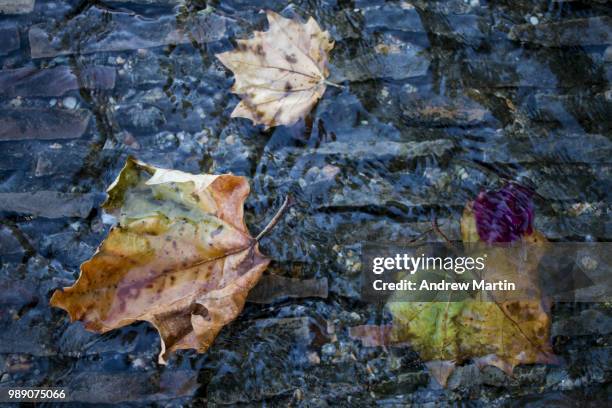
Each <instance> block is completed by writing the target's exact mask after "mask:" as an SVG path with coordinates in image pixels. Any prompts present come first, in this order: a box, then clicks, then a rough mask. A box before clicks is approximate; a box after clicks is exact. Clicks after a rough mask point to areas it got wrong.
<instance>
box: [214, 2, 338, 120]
mask: <svg viewBox="0 0 612 408" xmlns="http://www.w3.org/2000/svg"><path fill="white" fill-rule="evenodd" d="M266 15H267V17H268V23H269V28H268V31H256V32H255V33H254V34H253V38H251V39H248V40H238V41H237V45H238V47H237V49H236V50H233V51H228V52H224V53H221V54H217V58H219V60H220V61H221V62H222V63H223V64H224V65H225V66H226V67H227V68H229V69H230V70H232V71H233V72H234V75H235V83H234V86H233V87H232V92H234V93H236V94H239V95H240V96H241V97H242V101H241V102H240V103H239V104H238V105H237V106H236V108H235V109H234V111H233V112H232V117H243V118H247V119H251V120H252V121H253V122H254V123H255V124H263V125H265V126H266V128H268V127H271V126H278V125H286V126H288V125H292V124H294V123H295V122H297V121H298V120H299V119H300V118H303V117H304V116H306V115H307V114H308V113H309V112H310V111H311V110H312V108H313V106H314V105H315V103H316V102H317V101H318V100H319V98H321V96H323V93H324V92H325V84H326V82H325V79H326V78H327V76H328V75H329V72H328V69H327V53H328V52H329V51H330V50H331V49H332V48H333V46H334V43H333V41H332V40H331V39H330V36H329V33H328V32H327V31H322V30H321V28H320V27H319V25H318V24H317V22H316V21H315V20H314V19H313V18H312V17H311V18H310V19H308V21H307V22H306V24H302V23H299V22H297V21H294V20H291V19H287V18H284V17H282V16H280V15H279V14H276V13H274V12H273V11H268V12H267V13H266Z"/></svg>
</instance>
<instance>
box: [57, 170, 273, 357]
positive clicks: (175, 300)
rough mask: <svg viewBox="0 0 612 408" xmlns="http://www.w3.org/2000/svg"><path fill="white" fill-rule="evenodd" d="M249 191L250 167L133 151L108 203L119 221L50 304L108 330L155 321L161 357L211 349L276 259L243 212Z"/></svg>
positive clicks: (106, 206) (94, 328)
mask: <svg viewBox="0 0 612 408" xmlns="http://www.w3.org/2000/svg"><path fill="white" fill-rule="evenodd" d="M248 194H249V185H248V182H247V180H246V179H245V178H244V177H238V176H233V175H208V174H202V175H193V174H188V173H184V172H181V171H176V170H165V169H159V168H155V167H153V166H150V165H147V164H145V163H142V162H139V161H136V160H134V159H131V158H130V159H128V161H127V163H126V165H125V167H124V168H123V169H122V170H121V173H120V174H119V176H118V177H117V179H116V180H115V182H114V183H113V184H112V185H111V186H110V187H109V189H108V199H107V200H106V202H105V203H104V204H103V208H104V209H105V210H106V211H107V212H109V213H110V214H112V215H114V216H115V217H116V218H118V225H117V226H115V227H113V228H112V229H111V230H110V232H109V234H108V236H107V237H106V239H105V240H104V242H102V244H101V245H100V247H99V248H98V250H97V252H96V253H95V254H94V256H93V257H92V258H91V259H90V260H88V261H86V262H85V263H83V264H82V265H81V275H80V276H79V279H78V280H77V281H76V283H75V284H74V285H73V286H71V287H68V288H64V289H63V290H57V291H56V292H55V293H54V294H53V297H52V298H51V305H53V306H56V307H60V308H62V309H64V310H66V311H67V312H68V313H69V315H70V318H71V320H72V321H74V320H81V321H83V323H84V325H85V327H86V328H87V329H88V330H91V331H95V332H99V333H104V332H107V331H109V330H113V329H116V328H118V327H122V326H126V325H129V324H131V323H132V322H135V321H141V320H143V321H148V322H150V323H151V324H153V325H154V326H155V328H156V329H157V330H158V331H159V334H160V336H161V353H160V355H159V362H160V363H162V364H165V362H166V359H167V356H168V353H170V352H172V351H174V350H178V349H196V350H197V351H198V352H204V351H206V350H207V349H208V347H209V346H210V345H211V343H212V342H213V340H214V339H215V337H216V336H217V334H218V333H219V331H220V330H221V328H222V327H223V326H224V325H226V324H228V323H229V322H230V321H232V320H233V319H234V318H235V317H236V316H237V315H238V314H239V313H240V312H241V310H242V308H243V306H244V303H245V300H246V297H247V295H248V292H249V290H250V289H251V288H252V287H253V286H255V284H256V283H257V281H258V280H259V278H260V277H261V275H262V273H263V271H264V269H265V268H266V266H267V265H268V263H269V260H268V259H267V258H266V257H264V256H262V255H261V254H260V252H259V249H258V245H257V241H256V240H255V239H254V238H252V237H251V236H250V234H249V232H248V230H247V227H246V225H245V223H244V220H243V203H244V200H245V199H246V197H247V196H248Z"/></svg>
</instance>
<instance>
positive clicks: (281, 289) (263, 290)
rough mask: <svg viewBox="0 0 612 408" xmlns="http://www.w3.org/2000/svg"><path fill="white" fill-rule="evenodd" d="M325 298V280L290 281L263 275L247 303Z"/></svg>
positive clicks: (281, 277)
mask: <svg viewBox="0 0 612 408" xmlns="http://www.w3.org/2000/svg"><path fill="white" fill-rule="evenodd" d="M308 297H318V298H323V299H325V298H327V279H326V278H324V279H304V280H302V279H292V278H286V277H284V276H279V275H274V274H271V275H264V276H263V277H262V278H261V279H260V280H259V282H258V283H257V286H255V287H254V288H253V289H252V290H251V291H250V292H249V296H248V298H247V301H249V302H252V303H273V302H276V301H279V300H283V299H295V298H298V299H299V298H308Z"/></svg>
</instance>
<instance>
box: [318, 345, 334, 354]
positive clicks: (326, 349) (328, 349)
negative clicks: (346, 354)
mask: <svg viewBox="0 0 612 408" xmlns="http://www.w3.org/2000/svg"><path fill="white" fill-rule="evenodd" d="M321 352H322V353H323V354H325V355H326V356H331V355H334V354H336V346H334V345H333V344H332V343H327V344H326V345H324V346H323V347H322V348H321Z"/></svg>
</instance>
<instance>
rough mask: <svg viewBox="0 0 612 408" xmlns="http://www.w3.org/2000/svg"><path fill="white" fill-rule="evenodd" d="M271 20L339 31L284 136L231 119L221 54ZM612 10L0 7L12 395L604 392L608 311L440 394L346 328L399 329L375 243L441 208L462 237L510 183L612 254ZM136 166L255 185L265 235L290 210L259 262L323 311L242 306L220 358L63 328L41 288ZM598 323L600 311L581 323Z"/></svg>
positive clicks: (239, 397) (313, 402)
mask: <svg viewBox="0 0 612 408" xmlns="http://www.w3.org/2000/svg"><path fill="white" fill-rule="evenodd" d="M25 3H27V2H25ZM1 4H4V3H2V2H0V10H1V9H2V7H3V6H2V5H1ZM260 9H272V10H275V11H277V12H281V13H282V14H283V15H285V16H288V17H291V16H300V17H301V18H305V17H307V16H313V17H314V18H315V19H316V20H317V21H318V22H319V23H320V24H321V26H322V27H323V28H324V29H326V30H329V32H330V33H331V35H332V37H333V38H334V40H335V41H336V44H335V47H334V49H333V50H332V52H331V56H330V58H331V60H330V63H331V67H330V69H331V78H330V79H332V80H333V81H335V82H338V83H341V84H342V85H343V86H344V88H343V89H337V88H332V87H330V88H328V89H327V91H326V93H325V95H324V97H323V98H322V99H321V101H320V102H319V103H318V105H317V106H316V108H315V109H314V110H313V112H312V113H311V114H310V115H309V116H308V117H307V118H306V119H305V120H304V121H302V122H300V123H298V124H297V125H295V126H292V127H278V128H274V129H272V130H268V131H265V130H263V129H262V128H261V127H255V126H253V125H252V124H251V123H250V122H248V121H247V120H243V119H230V113H231V111H232V109H233V108H234V106H235V105H236V103H237V102H238V101H239V98H238V97H237V96H236V95H233V94H230V93H229V89H230V87H231V84H232V82H233V78H232V74H231V73H230V72H228V71H227V70H225V69H224V67H223V66H222V65H221V64H220V62H219V61H218V60H216V59H215V57H214V55H215V54H216V53H219V52H222V51H226V50H229V49H232V48H233V46H234V44H235V39H237V38H246V37H248V36H249V35H250V33H251V32H252V31H254V30H262V29H265V24H266V23H265V16H264V15H263V14H261V13H259V10H260ZM611 18H612V9H611V8H610V7H609V4H607V3H606V2H598V1H593V2H586V1H584V2H583V1H536V2H527V1H484V0H481V1H478V0H475V1H474V0H472V1H459V0H457V1H436V2H433V1H418V0H416V1H410V2H382V1H338V2H336V1H333V0H330V1H325V0H323V1H318V0H317V1H298V2H295V3H294V4H292V5H287V3H286V2H282V1H275V0H268V1H260V2H249V1H243V0H235V1H211V2H204V1H188V0H187V1H184V2H183V1H180V0H123V1H121V0H119V1H67V2H61V1H53V0H51V1H42V0H38V1H37V2H36V5H35V8H34V10H33V11H32V12H29V13H24V14H18V15H0V36H1V38H2V43H1V44H0V67H1V70H0V147H1V149H2V150H1V151H0V193H1V194H2V195H1V196H0V212H1V213H2V216H3V217H2V224H1V225H0V265H1V269H0V288H1V289H2V290H1V291H0V303H1V304H2V305H3V307H2V308H1V310H0V329H1V330H0V384H1V386H2V387H4V386H5V385H6V386H17V385H20V386H25V385H29V386H52V385H53V386H65V387H67V389H69V390H72V391H71V392H72V394H73V397H74V400H75V401H79V402H108V401H111V402H133V403H135V404H142V405H144V404H148V403H150V402H151V401H163V402H162V403H163V404H169V405H177V406H178V405H181V404H189V403H190V402H193V401H199V402H203V401H206V402H209V403H211V404H220V405H222V404H238V403H242V404H247V405H249V404H253V405H258V404H261V403H265V404H269V405H274V406H276V405H279V406H286V405H287V404H288V403H292V404H294V405H299V404H303V405H305V406H325V405H326V404H329V405H332V404H333V405H342V406H343V405H347V406H348V405H364V406H366V405H371V404H374V403H377V404H380V405H393V404H405V403H414V404H417V405H418V404H426V403H434V404H435V403H449V404H450V403H451V402H452V401H458V400H466V401H467V400H472V402H473V403H474V404H475V405H487V404H497V405H509V404H510V402H509V398H510V397H514V398H519V400H518V401H524V402H523V403H524V404H527V403H529V402H533V401H538V400H539V401H540V403H541V401H551V403H558V404H559V405H560V406H573V404H574V403H575V401H577V400H581V399H583V398H585V396H588V398H589V399H591V400H594V401H597V400H598V398H599V399H601V401H604V400H605V399H607V396H608V395H609V391H608V389H609V384H610V378H611V374H610V367H611V365H610V351H609V339H610V337H609V336H610V312H609V308H608V307H607V306H606V305H580V306H577V305H567V304H564V305H555V307H554V309H553V312H554V313H553V322H554V323H553V334H554V335H555V337H554V338H553V343H554V347H555V352H556V353H557V354H559V355H561V356H562V357H564V359H565V362H564V364H563V365H561V366H544V365H535V366H524V367H519V368H517V369H516V370H515V377H514V378H509V377H505V376H504V375H503V374H502V373H501V371H498V370H496V369H493V368H491V369H486V370H485V371H484V372H483V373H476V374H475V373H474V372H473V371H472V369H471V367H472V366H470V365H467V366H466V367H464V368H462V370H458V372H457V373H456V374H454V378H453V379H451V380H452V381H451V382H450V386H449V388H448V389H444V390H440V389H437V388H435V387H433V386H432V385H431V384H430V380H429V377H428V375H427V374H426V372H425V370H424V368H423V366H422V364H421V362H420V361H419V359H418V355H417V354H416V353H415V352H414V351H412V350H410V349H404V348H402V349H393V348H391V349H387V350H382V349H379V348H364V347H362V346H361V345H360V344H359V343H358V342H356V341H354V340H351V339H350V338H349V337H348V332H347V328H348V327H350V326H354V325H358V324H366V323H367V324H380V323H383V322H384V321H386V319H388V316H387V315H386V314H385V313H384V312H383V311H382V309H381V308H379V307H376V306H374V305H369V304H366V303H364V302H362V301H361V300H360V296H359V285H360V277H359V252H360V246H361V245H362V244H363V243H364V242H366V241H368V240H378V241H394V240H400V239H404V240H409V239H412V238H414V237H416V236H419V235H421V234H422V233H424V232H428V231H430V230H431V220H432V218H434V217H435V219H437V220H438V223H439V225H440V226H441V228H442V230H443V231H444V232H445V234H446V235H447V236H448V237H449V238H451V239H457V238H458V220H459V218H460V216H461V211H462V209H463V206H464V205H465V203H466V201H468V200H471V199H473V198H474V197H475V196H476V194H478V192H479V191H481V190H483V189H494V188H498V187H499V186H500V185H502V184H503V183H504V181H506V180H515V181H518V182H520V183H521V184H523V185H525V186H528V187H530V188H532V189H533V190H534V191H535V192H536V193H537V198H536V216H535V225H536V227H537V228H538V229H539V230H541V231H542V232H543V233H544V234H545V235H546V236H547V237H548V238H549V239H552V240H560V241H563V240H573V241H588V240H601V241H607V240H610V238H611V236H612V228H611V225H610V205H609V202H610V196H609V195H610V191H612V190H611V189H610V159H609V158H610V156H611V154H612V143H611V141H610V125H611V121H610V117H611V115H610V113H611V110H610V107H611V98H612V94H611V92H612V90H611V88H610V79H611V78H612V39H611V38H610V35H611V32H612V29H611V28H610V27H611V25H610V21H611V20H610V19H611ZM128 155H133V156H136V157H137V158H139V159H140V160H142V161H145V162H148V163H151V164H154V165H156V166H159V167H167V168H174V169H179V170H184V171H189V172H193V173H200V172H206V173H213V172H214V173H223V172H232V173H234V174H239V175H245V176H247V177H249V178H250V180H251V186H252V193H251V195H250V197H249V199H248V201H247V207H246V213H247V222H248V224H249V226H250V228H251V231H255V232H257V231H259V230H261V229H262V228H263V226H264V225H265V224H266V223H267V221H268V220H269V218H270V217H271V216H272V214H273V213H274V212H275V210H276V209H277V208H278V207H279V206H280V204H281V202H282V200H283V199H284V197H285V196H287V195H288V194H291V195H292V196H294V197H295V199H296V202H297V203H296V205H295V206H294V207H292V209H291V210H290V211H289V212H288V214H287V215H286V216H285V218H284V220H283V222H281V223H280V224H279V225H278V226H277V227H276V228H275V229H274V230H273V231H272V232H271V233H270V235H269V236H268V237H267V238H266V239H265V240H264V241H263V242H262V250H263V252H264V253H266V254H268V255H269V256H271V257H272V258H273V259H274V262H273V263H272V266H271V268H270V271H271V272H273V273H276V274H280V275H283V276H287V277H292V278H300V279H317V280H318V281H320V282H323V280H324V279H327V282H328V286H329V290H328V293H327V297H326V298H317V297H308V298H293V299H268V303H266V304H263V305H262V304H261V303H249V304H247V307H246V308H245V310H244V312H243V313H242V314H241V315H240V317H239V318H238V319H237V320H236V321H235V322H234V323H232V324H231V325H229V326H228V327H226V328H225V329H224V330H223V331H222V333H221V335H220V336H219V337H218V339H217V340H216V342H215V344H214V346H213V347H212V348H211V349H210V350H209V352H207V353H206V354H203V355H196V354H195V353H192V352H180V353H178V354H177V355H176V356H175V357H173V358H172V359H171V361H170V363H169V365H168V366H167V367H163V366H159V365H157V364H156V362H155V361H156V357H155V356H156V354H157V353H158V352H159V345H158V339H157V335H156V333H155V331H154V330H153V329H152V327H150V326H149V325H148V324H145V323H142V324H135V325H132V326H129V327H126V328H123V329H120V330H115V331H112V332H110V333H107V334H104V335H98V334H92V333H88V332H86V331H84V330H83V328H82V326H81V325H80V324H79V323H69V322H68V319H67V317H66V315H65V313H64V312H63V311H60V310H51V309H50V308H49V307H48V298H49V296H50V294H51V293H52V291H53V290H54V289H55V288H57V287H61V286H67V285H70V284H71V283H72V282H73V280H74V279H75V277H76V276H77V275H78V265H79V264H80V263H81V262H82V261H84V260H86V259H88V258H89V257H90V256H91V255H92V253H93V251H94V250H95V248H96V246H97V245H98V244H99V243H100V242H101V240H102V239H103V237H104V236H105V235H106V233H107V231H108V228H109V226H108V225H107V224H104V223H103V219H102V213H101V210H100V209H99V204H100V203H101V201H102V200H103V198H104V194H103V192H104V190H105V188H106V186H108V185H109V184H110V182H111V181H112V180H113V179H114V178H115V176H116V175H117V173H118V171H119V170H120V168H121V167H122V165H123V163H124V162H125V159H126V157H127V156H128ZM40 191H42V192H43V193H38V194H39V195H38V196H36V197H35V198H32V197H29V198H24V196H22V195H21V196H20V195H17V194H15V193H23V192H40ZM47 191H48V193H47ZM56 192H61V193H64V194H57V193H56ZM24 200H25V201H26V202H25V203H24ZM431 238H432V239H437V237H436V236H435V235H432V236H431ZM584 313H599V314H600V315H601V316H602V317H601V318H600V319H599V320H596V322H597V323H596V324H593V325H592V327H591V326H589V327H587V328H585V329H584V331H570V332H568V329H567V327H568V325H567V324H566V322H567V321H574V320H575V319H576V316H581V314H584ZM598 316H599V315H598ZM572 319H574V320H572ZM554 327H557V328H558V330H557V331H556V332H555V331H554ZM472 368H473V367H472ZM92 387H95V389H96V392H95V393H92V392H91V389H92ZM520 398H524V399H523V400H520ZM564 404H565V405H564Z"/></svg>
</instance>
